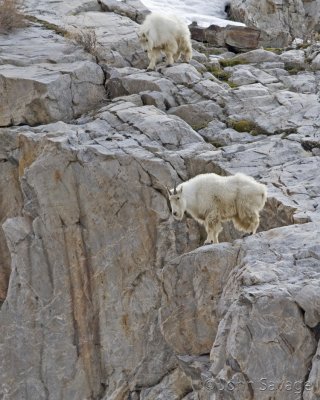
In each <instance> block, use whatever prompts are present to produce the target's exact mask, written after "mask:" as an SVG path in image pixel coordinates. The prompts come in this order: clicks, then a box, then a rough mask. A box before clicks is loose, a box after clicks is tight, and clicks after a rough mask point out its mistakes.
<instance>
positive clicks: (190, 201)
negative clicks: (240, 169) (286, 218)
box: [167, 173, 267, 244]
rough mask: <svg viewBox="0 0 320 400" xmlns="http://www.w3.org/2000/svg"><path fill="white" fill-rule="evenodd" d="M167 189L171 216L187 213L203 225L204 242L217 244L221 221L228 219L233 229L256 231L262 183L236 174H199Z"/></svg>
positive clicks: (263, 191) (263, 195) (262, 197)
mask: <svg viewBox="0 0 320 400" xmlns="http://www.w3.org/2000/svg"><path fill="white" fill-rule="evenodd" d="M167 191H168V196H169V200H170V204H171V209H172V215H173V217H174V218H175V219H177V220H179V221H181V220H182V218H183V216H184V213H185V212H187V213H188V214H190V215H191V216H192V217H193V218H194V219H195V220H196V221H198V222H199V223H200V224H203V225H204V226H205V228H206V231H207V235H208V236H207V239H206V241H205V244H208V243H219V241H218V236H219V233H220V232H221V231H222V225H221V223H222V222H223V221H228V220H232V221H233V224H234V226H235V228H236V229H238V230H240V231H244V232H248V233H251V232H252V233H256V230H257V228H258V226H259V222H260V217H259V211H261V210H262V209H263V207H264V204H265V202H266V199H267V188H266V186H265V185H263V184H261V183H258V182H257V181H255V180H254V179H253V178H252V177H250V176H247V175H244V174H240V173H238V174H236V175H231V176H220V175H216V174H213V173H212V174H201V175H197V176H195V177H194V178H192V179H189V180H188V181H186V182H184V183H181V184H180V185H178V187H174V189H171V190H169V189H168V188H167Z"/></svg>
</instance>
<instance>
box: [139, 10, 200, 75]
mask: <svg viewBox="0 0 320 400" xmlns="http://www.w3.org/2000/svg"><path fill="white" fill-rule="evenodd" d="M138 36H139V40H140V43H141V45H142V47H143V49H144V50H146V51H147V52H148V58H149V61H150V64H149V66H148V69H155V66H156V63H157V59H158V58H159V57H160V56H161V53H162V52H163V53H164V54H165V56H166V65H167V66H169V65H172V64H173V62H176V61H178V60H179V58H180V56H181V55H183V56H184V59H185V61H186V62H189V61H190V60H191V58H192V46H191V39H190V31H189V28H188V25H187V24H186V23H185V22H184V21H182V20H181V19H180V18H178V17H176V16H175V15H167V14H161V13H156V12H154V13H151V14H149V15H147V17H146V19H145V20H144V22H143V24H142V25H141V27H140V29H139V33H138Z"/></svg>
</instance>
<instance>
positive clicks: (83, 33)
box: [0, 0, 97, 57]
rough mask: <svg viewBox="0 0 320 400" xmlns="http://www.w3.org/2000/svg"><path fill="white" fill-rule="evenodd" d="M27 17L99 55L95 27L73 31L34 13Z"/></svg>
mask: <svg viewBox="0 0 320 400" xmlns="http://www.w3.org/2000/svg"><path fill="white" fill-rule="evenodd" d="M0 1H1V0H0ZM26 19H28V20H29V21H30V22H33V23H37V24H40V25H41V26H43V27H44V28H45V29H48V30H51V31H54V32H55V33H56V34H58V35H60V36H64V37H65V38H67V39H70V40H71V41H73V42H74V43H77V44H79V45H80V46H82V47H83V48H84V50H85V51H86V52H88V53H90V54H92V55H93V56H95V57H96V56H97V36H96V32H95V31H94V29H90V28H84V29H80V28H74V29H72V30H71V31H67V30H66V29H63V28H61V27H60V26H59V25H56V24H52V23H51V22H48V21H45V20H42V19H39V18H37V17H34V16H32V15H27V16H26Z"/></svg>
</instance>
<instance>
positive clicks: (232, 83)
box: [227, 81, 239, 89]
mask: <svg viewBox="0 0 320 400" xmlns="http://www.w3.org/2000/svg"><path fill="white" fill-rule="evenodd" d="M227 84H228V85H229V86H230V87H231V89H235V88H237V87H239V85H237V84H236V83H234V82H231V81H228V82H227Z"/></svg>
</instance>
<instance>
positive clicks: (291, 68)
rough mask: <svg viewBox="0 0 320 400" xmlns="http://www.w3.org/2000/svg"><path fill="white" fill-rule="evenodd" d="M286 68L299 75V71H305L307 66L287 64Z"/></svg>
mask: <svg viewBox="0 0 320 400" xmlns="http://www.w3.org/2000/svg"><path fill="white" fill-rule="evenodd" d="M284 69H285V70H286V71H288V72H289V74H290V75H297V73H298V72H301V71H305V70H306V68H305V67H302V66H298V65H297V66H295V67H293V66H292V65H285V67H284Z"/></svg>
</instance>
